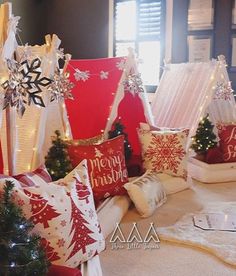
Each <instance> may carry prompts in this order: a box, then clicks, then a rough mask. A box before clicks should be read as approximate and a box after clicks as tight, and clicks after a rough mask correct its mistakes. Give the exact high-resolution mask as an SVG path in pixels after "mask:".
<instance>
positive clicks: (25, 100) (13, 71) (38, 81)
mask: <svg viewBox="0 0 236 276" xmlns="http://www.w3.org/2000/svg"><path fill="white" fill-rule="evenodd" d="M7 67H8V71H9V72H8V74H9V78H8V80H7V81H5V82H4V83H3V84H2V85H1V86H2V87H3V89H4V102H3V109H5V108H6V107H8V106H11V107H15V108H16V110H17V113H18V114H19V116H20V117H22V116H23V115H24V112H25V106H26V105H31V103H34V104H35V105H38V106H41V107H45V105H44V102H43V99H42V97H41V95H40V94H41V92H42V89H41V87H46V86H48V85H49V84H50V83H51V80H50V79H48V78H46V77H42V76H41V73H42V70H41V60H40V59H39V58H36V59H34V60H32V61H31V62H30V61H28V60H24V61H23V62H20V63H19V62H17V61H15V60H7Z"/></svg>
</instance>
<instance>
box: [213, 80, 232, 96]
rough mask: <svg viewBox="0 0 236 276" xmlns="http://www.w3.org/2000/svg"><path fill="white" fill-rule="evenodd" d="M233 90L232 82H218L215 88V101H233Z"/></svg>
mask: <svg viewBox="0 0 236 276" xmlns="http://www.w3.org/2000/svg"><path fill="white" fill-rule="evenodd" d="M232 92H233V89H232V87H231V83H230V82H227V83H225V82H220V83H219V82H218V83H217V84H216V88H215V94H214V97H213V99H214V100H225V101H226V100H231V97H232Z"/></svg>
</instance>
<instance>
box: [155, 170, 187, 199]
mask: <svg viewBox="0 0 236 276" xmlns="http://www.w3.org/2000/svg"><path fill="white" fill-rule="evenodd" d="M157 177H158V178H159V180H160V182H161V184H162V185H163V188H164V190H165V192H166V194H167V195H171V194H175V193H178V192H181V191H183V190H185V189H188V188H190V187H191V183H190V179H188V181H186V180H185V179H183V178H182V177H176V176H171V175H168V174H165V173H158V174H157Z"/></svg>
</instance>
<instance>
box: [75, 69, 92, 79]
mask: <svg viewBox="0 0 236 276" xmlns="http://www.w3.org/2000/svg"><path fill="white" fill-rule="evenodd" d="M74 76H75V79H76V80H77V81H80V80H82V81H87V80H88V79H89V78H90V73H89V71H80V70H79V69H78V68H76V69H75V73H74Z"/></svg>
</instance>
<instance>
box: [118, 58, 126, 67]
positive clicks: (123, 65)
mask: <svg viewBox="0 0 236 276" xmlns="http://www.w3.org/2000/svg"><path fill="white" fill-rule="evenodd" d="M125 64H126V61H125V59H122V60H121V61H119V62H117V63H116V67H117V68H118V70H124V69H125Z"/></svg>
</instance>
